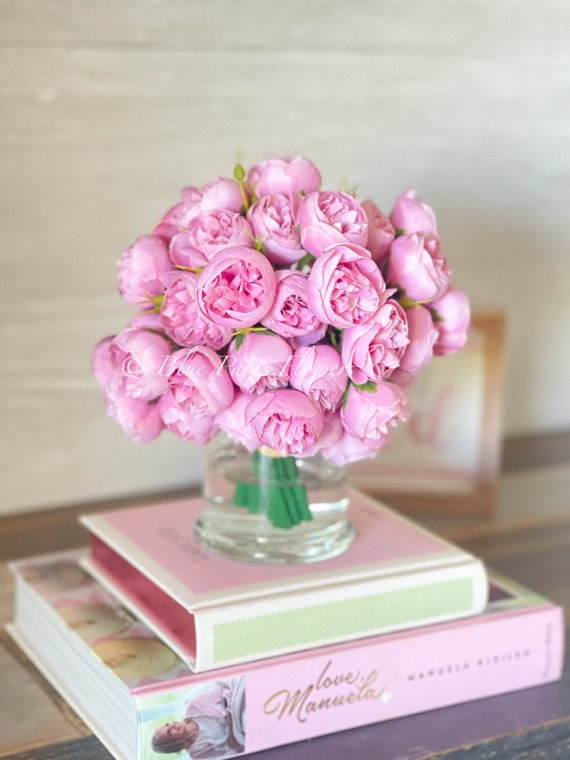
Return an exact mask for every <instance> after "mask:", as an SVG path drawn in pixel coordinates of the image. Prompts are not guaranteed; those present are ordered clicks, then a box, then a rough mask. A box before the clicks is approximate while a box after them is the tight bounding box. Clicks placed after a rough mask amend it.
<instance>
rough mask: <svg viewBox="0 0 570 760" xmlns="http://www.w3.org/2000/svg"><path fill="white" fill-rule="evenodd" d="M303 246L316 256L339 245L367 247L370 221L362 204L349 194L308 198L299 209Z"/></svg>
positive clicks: (326, 194)
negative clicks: (330, 247) (332, 246)
mask: <svg viewBox="0 0 570 760" xmlns="http://www.w3.org/2000/svg"><path fill="white" fill-rule="evenodd" d="M299 225H300V227H301V243H302V245H303V248H305V250H307V251H309V253H312V254H313V256H320V255H321V254H322V253H323V251H324V250H325V248H328V247H329V246H331V245H335V244H337V243H354V244H355V245H362V246H365V245H366V242H367V240H368V219H367V218H366V213H365V211H364V209H363V208H362V206H361V205H360V203H359V202H358V201H357V200H356V199H355V198H353V197H352V195H347V193H336V192H320V193H311V194H310V195H307V197H306V198H305V200H304V201H303V203H302V204H301V208H300V210H299Z"/></svg>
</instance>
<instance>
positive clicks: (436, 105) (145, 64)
mask: <svg viewBox="0 0 570 760" xmlns="http://www.w3.org/2000/svg"><path fill="white" fill-rule="evenodd" d="M0 49H1V52H0V56H1V71H0V108H1V121H0V151H1V154H0V165H1V172H2V188H1V203H2V206H1V220H0V221H1V223H0V243H1V245H0V261H1V264H2V291H3V298H2V299H0V310H1V346H2V370H1V389H0V391H1V393H0V404H1V409H0V420H1V423H2V437H1V452H0V457H1V467H2V495H1V503H0V511H3V512H14V511H23V510H26V509H31V508H35V507H42V506H51V505H55V504H65V503H72V502H78V501H82V500H90V499H95V498H102V497H105V496H111V495H113V496H114V495H122V494H125V495H127V494H137V493H142V492H144V491H155V490H158V489H161V488H169V487H173V488H174V487H178V486H184V485H187V484H189V483H193V482H197V481H198V480H199V478H200V471H201V468H202V463H203V457H204V452H203V451H202V449H200V448H199V447H194V446H191V445H190V444H186V443H183V442H181V441H179V440H177V439H175V438H174V437H173V436H170V435H168V434H165V435H163V437H162V438H161V439H160V440H159V441H157V442H155V443H153V444H149V445H146V446H145V445H137V444H134V443H132V442H131V441H130V440H129V439H128V438H127V437H126V436H125V435H124V434H123V433H122V432H121V431H120V430H119V428H118V427H116V426H115V424H114V423H112V422H111V421H110V420H108V419H107V417H106V416H105V413H104V409H103V404H102V400H101V398H100V395H99V392H98V389H97V387H96V384H95V382H94V380H93V378H92V376H91V370H90V351H91V348H92V346H93V345H94V344H95V343H96V342H97V341H98V340H99V339H100V338H102V337H103V336H105V335H107V334H110V333H114V332H117V331H118V330H120V329H121V328H122V327H123V326H124V325H125V324H126V322H127V321H128V319H129V318H130V315H131V313H132V312H131V309H130V308H129V307H128V306H127V305H126V304H124V303H123V302H122V300H121V299H120V297H119V296H118V294H117V290H116V279H115V278H116V261H117V259H118V257H119V255H120V253H121V251H122V250H123V249H124V248H126V247H127V246H128V245H130V244H131V242H132V241H133V240H134V239H135V238H136V237H137V236H139V235H141V234H144V233H146V232H149V231H150V230H151V229H152V227H153V226H154V224H155V222H156V221H157V220H158V219H159V217H160V216H161V214H162V213H163V211H164V210H165V209H166V208H167V207H169V206H170V205H172V204H173V203H174V202H176V200H177V197H178V191H179V189H180V188H181V187H182V186H184V185H188V184H201V183H203V182H206V181H207V180H208V179H210V178H211V177H212V176H214V175H216V174H228V173H230V172H231V171H232V169H233V166H234V164H235V162H236V160H237V159H239V160H240V161H242V162H243V163H244V164H250V163H253V162H255V161H258V160H261V159H263V158H268V157H271V156H281V155H295V154H301V155H306V156H308V157H310V158H312V159H313V160H314V161H315V162H316V163H317V165H318V166H319V167H320V168H321V169H322V173H323V178H324V185H325V186H328V187H337V186H338V185H339V183H340V182H341V181H342V180H346V181H347V182H348V183H349V184H350V185H353V184H358V186H359V188H360V194H361V197H366V196H370V197H373V198H374V199H375V200H376V201H377V202H378V203H379V205H381V206H382V207H385V208H386V209H389V208H390V207H391V204H392V203H393V201H394V200H395V198H396V197H397V195H398V194H399V193H400V192H402V191H403V190H405V189H408V188H411V187H414V188H416V189H417V190H418V192H419V194H420V195H421V196H422V197H424V198H425V199H426V200H428V202H430V204H431V205H432V206H433V207H434V208H435V209H436V211H437V214H438V219H439V226H440V230H441V233H442V237H443V242H444V246H445V251H446V253H447V255H448V257H449V258H450V260H451V263H452V268H453V270H454V277H455V283H456V284H457V286H458V287H460V288H461V289H463V290H466V291H467V292H468V293H469V295H470V297H471V299H472V302H473V304H474V305H475V306H476V307H486V306H489V307H502V308H504V309H505V310H506V312H507V319H508V360H507V392H506V398H505V430H506V432H507V433H508V434H519V433H531V432H539V431H540V432H542V431H550V430H559V429H562V428H568V427H570V402H569V391H568V389H569V388H570V308H569V307H568V289H569V287H570V250H569V248H570V244H569V228H570V227H569V219H568V217H569V213H570V6H569V5H568V2H567V0H550V1H547V2H538V0H501V1H500V2H495V1H494V0H464V1H463V2H456V1H454V0H428V1H427V2H426V1H425V0H418V1H416V2H410V3H404V2H398V1H397V0H391V1H389V2H386V1H382V2H378V0H362V1H361V2H355V3H351V4H349V3H347V2H340V1H339V0H326V2H325V1H324V0H316V1H314V2H310V3H309V2H306V0H287V2H282V1H280V0H279V1H277V0H267V1H266V2H260V0H256V2H253V1H252V0H240V2H234V1H232V0H208V1H207V2H206V1H205V0H198V1H195V2H190V0H170V1H168V0H98V2H96V3H95V2H88V1H87V0H18V2H14V1H11V0H2V1H0Z"/></svg>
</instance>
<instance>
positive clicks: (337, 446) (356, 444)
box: [321, 430, 388, 465]
mask: <svg viewBox="0 0 570 760" xmlns="http://www.w3.org/2000/svg"><path fill="white" fill-rule="evenodd" d="M387 440H388V435H387V434H386V435H383V436H382V437H381V442H380V444H379V445H378V446H377V447H375V448H370V446H369V445H368V444H367V443H363V442H362V441H361V440H360V438H356V437H355V436H353V435H351V434H350V433H349V432H347V431H346V430H344V431H343V433H342V435H341V436H340V437H339V439H338V440H337V441H335V442H334V444H333V445H331V446H326V447H325V448H323V449H322V450H321V453H322V455H323V456H324V457H326V458H327V459H328V460H330V461H331V462H332V463H333V464H339V465H345V464H350V463H351V462H356V461H358V460H359V459H367V458H368V459H369V458H370V457H373V456H375V455H376V452H377V451H378V449H379V448H380V447H381V446H383V445H384V443H386V442H387Z"/></svg>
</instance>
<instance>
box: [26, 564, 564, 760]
mask: <svg viewBox="0 0 570 760" xmlns="http://www.w3.org/2000/svg"><path fill="white" fill-rule="evenodd" d="M77 560H78V556H77V555H74V554H68V555H62V556H55V557H52V558H48V559H43V560H34V561H31V562H28V563H18V564H17V565H15V566H14V568H13V570H14V573H15V575H16V578H17V582H18V587H19V588H20V594H21V596H22V598H27V596H29V594H30V593H31V594H32V596H35V598H39V599H40V600H41V601H40V605H41V606H42V607H43V608H45V609H46V610H48V611H50V615H51V617H53V618H54V619H56V620H57V621H58V622H57V624H56V626H57V627H58V629H59V631H60V635H61V636H62V640H63V641H65V642H66V643H68V644H69V645H70V646H69V647H68V651H69V653H71V654H69V655H68V656H71V657H76V658H78V662H77V663H76V664H77V667H79V664H80V661H81V659H82V658H85V657H87V656H88V655H89V652H91V654H94V655H95V656H96V657H97V659H98V660H99V662H100V664H101V667H102V668H105V669H108V670H110V671H112V672H113V673H114V675H115V676H116V679H117V680H118V681H120V682H121V683H123V684H124V685H125V686H126V687H127V688H128V691H129V692H130V694H131V697H132V699H133V700H134V702H135V705H136V716H137V717H136V720H137V724H138V729H137V732H138V749H137V754H136V758H137V760H157V758H159V757H161V756H162V753H163V752H164V751H165V747H168V746H172V745H169V742H170V741H171V737H172V734H173V733H174V734H176V732H177V731H179V732H180V731H184V730H185V728H184V727H185V726H187V725H189V724H190V725H196V726H198V733H197V736H195V738H194V739H193V745H194V754H192V747H190V748H189V752H190V753H191V756H196V757H204V758H214V757H216V758H220V757H233V756H234V755H240V754H244V753H249V752H256V751H259V750H263V749H268V748H270V747H274V746H278V745H281V744H289V743H291V742H295V741H298V740H302V739H307V738H310V737H316V736H320V735H323V734H327V733H333V732H336V731H342V730H345V729H349V728H355V727H357V726H363V725H366V724H369V723H376V722H379V721H384V720H389V719H391V718H396V717H401V716H405V715H411V714H414V713H418V712H423V711H427V710H432V709H435V708H439V707H444V706H447V705H452V704H457V703H460V702H467V701H471V700H475V699H479V698H482V697H487V696H491V695H496V694H501V693H506V692H510V691H514V690H519V689H524V688H527V687H531V686H537V685H540V684H546V683H549V682H552V681H555V680H557V679H558V678H560V675H561V672H562V664H563V656H564V620H563V613H562V609H561V608H560V607H559V606H557V605H555V604H552V603H550V602H549V601H547V600H546V599H544V598H542V597H540V596H538V595H536V594H534V593H532V592H530V591H528V590H527V589H525V588H522V587H520V586H517V585H516V584H513V583H511V582H509V581H505V580H504V579H493V581H492V585H491V600H490V602H489V604H488V606H487V608H486V611H485V612H484V613H483V614H481V615H478V616H476V617H471V618H464V619H462V620H458V621H454V622H448V623H440V624H437V625H432V626H428V627H425V628H422V629H415V630H409V631H403V632H399V633H393V634H388V635H384V636H377V637H373V638H367V639H361V640H359V641H356V642H349V643H343V644H338V645H333V646H329V647H323V648H320V649H316V650H313V651H307V652H302V653H296V654H292V655H287V656H283V657H278V658H272V659H267V660H262V661H257V662H255V663H250V664H248V665H241V666H234V667H231V668H224V669H220V670H217V671H216V672H215V673H203V674H195V673H191V672H190V671H189V669H188V668H187V667H186V665H185V664H184V663H183V662H182V661H180V659H179V658H178V657H177V655H176V654H175V653H174V652H172V651H171V650H170V649H169V648H168V647H167V646H166V645H165V644H164V643H163V642H161V641H159V640H158V639H157V638H156V637H155V636H154V635H153V634H152V632H151V631H150V630H148V629H147V628H146V627H145V626H144V625H143V624H142V623H141V622H140V621H138V620H136V619H135V618H133V617H132V616H131V615H130V614H129V613H127V612H126V611H125V610H124V609H122V607H121V606H120V605H119V603H118V601H117V600H116V599H115V598H114V597H113V596H112V595H110V594H108V593H107V592H106V591H105V590H104V589H103V588H101V586H100V585H99V584H98V583H97V582H96V581H94V580H93V579H91V578H89V577H88V576H87V575H86V574H84V573H83V572H82V570H81V568H80V567H79V566H78V564H77ZM22 589H27V591H25V593H22ZM26 595H27V596H26ZM25 609H26V606H25V605H22V606H21V609H20V612H19V613H18V614H17V617H16V622H15V625H14V628H13V632H14V635H15V638H16V639H17V640H18V641H20V642H21V643H22V645H23V647H24V648H25V649H26V651H29V652H30V653H31V655H32V657H33V659H34V660H35V661H36V663H37V664H38V665H39V666H40V668H42V665H43V669H44V671H47V672H48V677H49V671H50V665H49V663H46V662H45V658H44V662H43V663H42V656H41V653H40V655H39V656H38V654H37V651H38V648H40V649H41V646H42V645H41V643H39V644H38V643H37V641H38V638H37V637H34V635H33V633H32V634H31V633H30V630H29V626H26V612H25ZM40 638H41V637H40ZM78 642H79V644H78ZM34 651H35V652H36V656H35V657H34ZM73 653H75V654H73ZM69 667H71V665H70V666H69ZM69 667H68V668H67V669H69ZM74 684H75V686H74ZM56 687H57V683H56ZM62 691H63V694H64V696H65V697H66V698H67V699H68V700H69V701H70V702H71V703H72V705H74V706H75V707H76V708H77V709H78V711H79V713H80V714H81V715H82V717H84V719H85V720H86V722H87V723H89V724H90V725H91V726H92V728H93V729H94V730H95V732H96V733H98V735H99V736H100V738H102V740H103V741H104V742H105V743H107V745H108V746H111V747H112V746H113V741H112V739H109V737H108V736H106V735H105V728H104V727H103V728H102V727H101V724H100V723H98V722H97V720H96V719H93V720H91V715H92V713H91V712H90V707H91V706H90V704H89V702H88V701H87V702H86V698H85V694H84V688H83V686H82V685H81V684H78V683H76V679H75V680H74V679H70V680H69V683H68V685H67V686H66V687H64V688H63V689H62ZM173 726H174V729H172V727H173ZM168 729H171V731H170V732H169V730H168ZM195 733H196V732H195ZM184 746H186V745H184ZM187 748H188V747H187Z"/></svg>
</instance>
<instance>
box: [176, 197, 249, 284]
mask: <svg viewBox="0 0 570 760" xmlns="http://www.w3.org/2000/svg"><path fill="white" fill-rule="evenodd" d="M253 239H254V235H253V230H252V228H251V225H250V223H249V222H248V221H247V219H244V217H243V216H241V214H239V213H237V212H236V211H228V210H226V209H212V210H211V211H204V212H202V213H200V214H197V215H196V216H194V217H192V219H190V220H189V222H188V227H187V228H186V229H185V230H184V231H183V232H180V233H178V234H177V235H175V236H174V237H173V238H172V240H171V241H170V258H171V259H172V261H173V262H174V264H176V265H178V266H183V267H190V268H192V269H198V268H201V267H203V266H205V265H206V264H207V263H208V261H211V259H212V258H213V257H214V256H215V255H216V254H217V253H218V252H219V251H222V250H223V249H224V248H235V247H236V246H244V247H246V248H252V247H253Z"/></svg>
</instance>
